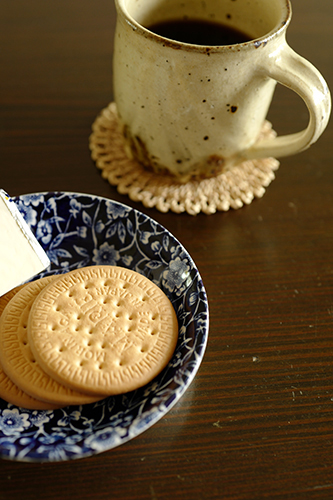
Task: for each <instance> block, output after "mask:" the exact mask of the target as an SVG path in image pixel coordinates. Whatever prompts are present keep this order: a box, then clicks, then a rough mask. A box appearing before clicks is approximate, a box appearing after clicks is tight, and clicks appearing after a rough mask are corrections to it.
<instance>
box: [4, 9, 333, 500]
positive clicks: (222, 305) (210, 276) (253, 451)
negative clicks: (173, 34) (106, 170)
mask: <svg viewBox="0 0 333 500" xmlns="http://www.w3.org/2000/svg"><path fill="white" fill-rule="evenodd" d="M293 8H294V9H293V10H294V16H293V21H292V24H291V27H290V29H289V42H290V44H291V45H292V47H293V48H294V49H295V50H296V51H298V52H299V53H300V54H301V55H303V56H305V57H306V58H307V59H309V60H310V61H312V62H313V63H314V64H315V65H316V66H317V67H318V69H319V70H320V71H321V72H322V73H323V75H324V76H325V78H326V80H327V82H328V84H329V85H330V86H331V87H333V64H332V63H333V57H332V56H333V53H332V45H333V40H332V19H333V2H332V1H331V0H317V1H315V0H294V1H293ZM0 12H1V21H0V23H1V29H0V40H1V44H0V47H1V51H0V64H1V66H0V67H1V78H0V103H1V104H0V125H1V126H0V154H1V167H0V168H1V170H0V179H1V181H0V186H1V187H3V188H5V189H6V190H7V191H8V192H9V193H10V194H12V195H19V194H23V193H26V192H38V191H45V190H47V191H53V190H67V191H78V192H88V193H93V194H97V195H102V196H106V197H109V198H112V199H115V200H119V201H121V202H123V203H126V204H128V205H130V206H133V207H135V208H138V209H139V210H141V211H143V212H145V213H147V214H148V215H149V216H151V217H153V218H154V219H155V220H157V221H159V222H160V223H162V224H163V225H164V226H166V227H167V228H168V229H169V230H170V231H171V232H172V233H173V234H174V235H175V236H176V237H178V238H179V239H180V241H181V242H182V243H183V244H184V246H185V247H186V248H187V250H188V251H189V253H190V254H191V255H192V257H193V259H194V260H195V262H196V264H197V266H198V268H199V271H200V273H201V275H202V277H203V280H204V283H205V286H206V290H207V293H208V297H209V303H210V334H209V342H208V346H207V350H206V355H205V357H204V361H203V363H202V365H201V368H200V370H199V372H198V374H197V376H196V378H195V380H194V381H193V383H192V384H191V386H190V388H189V390H188V391H187V392H186V394H185V395H184V396H183V398H182V399H181V400H180V402H179V403H178V404H177V405H176V406H175V407H174V408H173V409H172V410H171V411H170V412H169V413H168V414H167V415H166V416H165V418H163V419H162V420H160V421H159V422H158V423H157V424H156V425H154V426H153V427H152V428H150V429H149V430H148V431H146V432H145V433H143V434H141V435H140V436H138V437H137V438H135V439H133V440H132V441H130V442H128V443H126V444H124V445H122V446H120V447H118V448H116V449H113V450H111V451H109V452H105V453H102V454H100V455H97V456H95V457H92V458H87V459H81V460H76V461H73V462H62V463H55V464H54V463H53V464H52V463H45V464H29V463H18V462H10V461H6V460H1V462H0V499H1V500H9V499H10V500H14V499H20V500H22V499H24V500H31V499H42V498H43V499H44V498H45V499H52V500H56V499H57V500H58V499H62V500H66V499H71V500H74V499H91V500H99V499H108V500H109V499H110V500H111V499H122V500H130V499H150V500H162V499H163V500H170V499H172V498H173V499H175V500H176V499H191V500H196V499H232V500H254V499H283V500H285V499H302V500H303V499H308V498H309V499H326V498H327V499H332V498H333V199H332V186H333V168H332V167H333V165H332V163H333V126H332V124H330V125H329V126H328V129H327V130H326V132H325V133H324V135H323V136H322V138H321V139H320V140H319V142H317V143H316V144H315V145H314V146H312V148H311V149H310V150H308V151H306V152H304V153H302V154H299V155H297V156H294V157H290V158H285V159H282V160H281V166H280V169H279V170H278V171H277V174H276V179H275V180H274V182H273V183H272V184H271V185H270V187H269V188H268V189H267V192H266V194H265V195H264V197H263V198H261V199H260V200H256V201H254V202H253V203H252V204H251V205H249V206H247V207H245V208H242V209H240V210H237V211H229V212H226V213H222V212H220V213H217V214H215V215H210V216H207V215H202V214H201V215H199V216H197V217H192V216H189V215H185V214H184V215H176V214H173V213H168V214H162V213H160V212H158V211H157V210H155V209H145V208H144V207H143V206H142V205H140V204H136V203H133V202H131V201H130V200H129V199H128V198H127V197H126V196H122V195H120V194H118V193H117V191H116V189H115V188H113V187H111V186H110V185H109V184H108V183H107V182H106V181H105V180H103V179H102V177H101V175H100V172H99V171H98V169H97V168H96V167H95V165H94V163H93V161H92V160H91V157H90V152H89V148H88V137H89V134H90V131H91V125H92V123H93V121H94V119H95V117H96V115H97V114H98V113H99V111H100V110H101V109H102V108H104V107H105V106H106V105H107V104H108V103H109V102H110V101H112V50H113V34H114V26H115V9H114V5H113V2H112V0H98V1H95V2H93V1H88V0H72V1H68V0H56V1H44V0H30V1H29V2H26V1H23V0H10V1H8V0H7V1H3V2H2V4H1V9H0ZM269 118H270V120H271V121H272V123H273V125H274V128H275V129H276V130H277V131H278V132H279V133H286V132H291V131H297V130H299V129H300V128H301V127H304V126H305V124H306V123H307V119H308V118H307V111H306V109H305V107H304V105H303V103H302V102H301V100H300V99H299V98H298V97H296V96H295V95H294V94H292V93H291V92H290V91H288V90H286V89H284V88H282V87H279V88H278V89H277V92H276V97H275V99H274V102H273V105H272V108H271V111H270V114H269Z"/></svg>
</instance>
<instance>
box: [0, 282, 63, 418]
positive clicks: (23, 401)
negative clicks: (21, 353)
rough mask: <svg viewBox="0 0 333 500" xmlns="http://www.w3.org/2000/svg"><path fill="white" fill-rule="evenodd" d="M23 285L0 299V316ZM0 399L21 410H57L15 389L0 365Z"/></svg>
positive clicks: (15, 386) (51, 405)
mask: <svg viewBox="0 0 333 500" xmlns="http://www.w3.org/2000/svg"><path fill="white" fill-rule="evenodd" d="M23 287H24V285H21V286H18V287H16V288H14V289H13V290H10V291H9V292H7V293H6V294H5V295H2V296H1V297H0V316H1V314H2V313H3V311H4V309H5V307H6V305H7V304H8V303H9V302H10V300H11V299H12V298H13V297H14V295H16V293H17V292H18V291H19V290H21V289H22V288H23ZM0 398H2V399H4V400H5V401H7V403H11V404H13V405H16V406H20V407H21V408H28V409H30V410H53V409H55V408H58V406H56V405H53V404H51V403H45V402H44V401H38V399H35V398H32V397H31V396H29V395H28V394H26V393H25V392H23V391H22V390H21V389H19V388H18V387H17V385H16V384H14V382H13V381H12V380H11V379H10V378H9V377H8V376H7V375H6V373H5V372H4V371H3V369H2V366H1V365H0Z"/></svg>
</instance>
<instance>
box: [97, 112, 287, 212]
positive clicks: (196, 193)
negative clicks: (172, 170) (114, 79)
mask: <svg viewBox="0 0 333 500" xmlns="http://www.w3.org/2000/svg"><path fill="white" fill-rule="evenodd" d="M92 130H93V132H92V134H91V135H90V138H89V147H90V150H91V156H92V159H93V160H94V161H95V163H96V166H97V167H98V168H99V169H100V170H101V171H102V177H103V178H105V179H107V180H108V181H109V183H110V184H111V185H113V186H117V190H118V192H119V193H120V194H126V195H128V196H129V198H130V199H131V200H133V201H136V202H138V201H139V202H141V203H142V204H143V205H144V206H145V207H147V208H152V207H155V208H157V210H159V211H160V212H168V211H169V210H171V211H172V212H175V213H182V212H187V213H188V214H190V215H197V214H198V213H200V212H203V213H205V214H213V213H215V212H216V211H227V210H229V209H230V208H232V209H238V208H241V207H243V206H244V205H249V204H250V203H251V202H252V201H253V199H254V198H261V197H262V196H263V195H264V193H265V188H266V187H267V186H268V185H269V184H270V183H271V182H272V180H273V179H274V178H275V175H274V172H275V171H276V170H277V169H278V168H279V165H280V164H279V162H278V161H277V160H276V159H274V158H265V159H259V160H249V161H245V162H243V163H241V164H240V165H237V166H234V167H231V168H230V169H228V170H226V171H225V172H223V173H221V174H219V175H217V176H216V177H211V178H207V179H202V180H196V179H193V180H190V181H188V182H186V183H184V184H182V183H180V182H177V180H176V179H175V178H174V177H172V176H171V175H170V176H169V175H165V174H156V173H154V172H152V171H149V170H146V169H145V168H144V167H143V166H142V165H141V164H140V163H138V162H137V161H135V160H133V159H130V158H128V156H127V155H126V152H125V146H124V139H123V136H122V134H121V131H120V127H119V123H118V115H117V108H116V104H115V103H114V102H112V103H110V104H109V105H108V106H107V107H106V108H104V109H103V110H102V111H101V113H100V114H99V115H98V116H97V118H96V120H95V122H94V123H93V125H92ZM273 136H275V132H274V131H273V130H272V125H271V124H270V123H269V122H268V121H265V123H264V125H263V128H262V131H261V135H260V137H259V140H260V139H262V138H266V137H273Z"/></svg>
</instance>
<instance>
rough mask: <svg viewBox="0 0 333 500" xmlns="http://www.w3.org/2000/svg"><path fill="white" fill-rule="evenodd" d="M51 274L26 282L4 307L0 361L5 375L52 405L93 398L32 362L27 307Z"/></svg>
mask: <svg viewBox="0 0 333 500" xmlns="http://www.w3.org/2000/svg"><path fill="white" fill-rule="evenodd" d="M53 279H54V277H48V278H43V279H41V280H38V281H34V282H32V283H28V284H27V285H26V286H25V287H24V288H23V289H22V290H20V291H19V292H18V293H17V294H16V295H15V296H14V297H13V298H12V299H11V300H10V302H9V303H8V305H7V306H6V307H5V309H4V311H3V313H2V316H1V318H0V362H1V364H2V368H3V370H4V372H5V373H6V374H7V376H8V377H9V378H10V379H11V380H12V381H13V382H14V383H15V384H16V385H17V386H18V387H19V389H21V390H22V391H24V392H25V393H27V394H28V395H30V396H31V397H33V398H35V399H39V400H42V401H45V402H47V403H51V404H53V405H57V406H59V405H68V404H85V403H90V402H93V401H96V399H97V398H92V397H88V396H87V395H85V394H80V393H78V392H76V391H73V390H71V389H69V388H68V387H65V386H63V385H61V384H59V383H58V382H57V381H55V380H54V379H52V378H51V377H49V376H48V375H47V374H46V373H45V372H44V371H43V370H42V368H41V367H40V366H39V365H38V363H36V362H35V359H34V356H33V353H32V351H31V348H30V345H29V339H28V335H27V325H28V317H29V313H30V308H31V305H32V303H33V302H34V300H35V298H36V297H37V296H38V294H39V293H40V291H41V290H42V289H43V288H44V287H45V286H46V285H47V284H48V283H50V282H52V281H53Z"/></svg>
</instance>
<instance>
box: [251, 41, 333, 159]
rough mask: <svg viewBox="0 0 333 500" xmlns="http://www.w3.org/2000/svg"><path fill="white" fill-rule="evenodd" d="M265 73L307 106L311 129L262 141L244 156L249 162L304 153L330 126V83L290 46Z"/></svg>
mask: <svg viewBox="0 0 333 500" xmlns="http://www.w3.org/2000/svg"><path fill="white" fill-rule="evenodd" d="M275 55H276V54H275ZM262 72H264V74H265V75H266V76H268V77H270V78H272V79H274V80H276V81H277V82H278V83H281V84H282V85H284V86H286V87H288V88H290V89H291V90H293V91H295V92H296V93H297V94H298V95H299V96H300V97H301V98H302V99H303V101H304V102H305V104H306V106H307V108H308V110H309V114H310V119H309V123H308V126H307V128H306V129H304V130H302V131H301V132H297V133H295V134H289V135H283V136H279V137H275V138H272V139H267V140H262V141H258V143H256V144H254V145H253V146H251V147H250V148H249V149H248V150H246V151H244V152H242V156H243V157H245V158H246V159H248V160H253V159H256V158H268V157H276V158H279V157H283V156H289V155H292V154H295V153H299V152H301V151H304V150H305V149H307V148H309V147H310V146H311V144H313V143H314V142H316V141H317V139H318V138H319V137H320V136H321V134H322V133H323V132H324V130H325V128H326V126H327V124H328V120H329V117H330V112H331V96H330V91H329V88H328V86H327V83H326V82H325V80H324V78H323V77H322V75H321V74H320V73H319V71H318V70H317V69H316V68H315V67H314V66H313V65H312V64H311V63H310V62H309V61H307V60H306V59H304V58H303V57H301V56H300V55H298V54H297V53H296V52H294V51H293V50H292V49H291V48H290V47H289V45H288V44H287V43H286V42H285V43H284V44H283V45H282V47H281V52H280V54H278V56H277V57H275V58H274V60H269V61H268V63H267V66H265V67H263V68H262Z"/></svg>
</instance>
